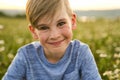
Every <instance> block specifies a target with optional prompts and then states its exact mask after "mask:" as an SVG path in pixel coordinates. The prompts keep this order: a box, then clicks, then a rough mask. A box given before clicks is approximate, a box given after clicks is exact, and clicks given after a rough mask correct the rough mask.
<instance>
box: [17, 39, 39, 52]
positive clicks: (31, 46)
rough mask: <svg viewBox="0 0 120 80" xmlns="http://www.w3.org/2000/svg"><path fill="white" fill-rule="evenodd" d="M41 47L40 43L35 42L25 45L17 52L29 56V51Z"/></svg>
mask: <svg viewBox="0 0 120 80" xmlns="http://www.w3.org/2000/svg"><path fill="white" fill-rule="evenodd" d="M39 47H41V44H40V43H39V42H38V41H35V42H31V43H28V44H26V45H23V46H22V47H20V48H19V49H18V51H17V52H18V53H20V54H27V53H28V51H30V50H35V49H37V48H39Z"/></svg>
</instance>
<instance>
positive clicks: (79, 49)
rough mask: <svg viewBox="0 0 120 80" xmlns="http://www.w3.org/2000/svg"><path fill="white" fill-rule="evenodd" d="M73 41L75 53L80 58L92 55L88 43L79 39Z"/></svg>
mask: <svg viewBox="0 0 120 80" xmlns="http://www.w3.org/2000/svg"><path fill="white" fill-rule="evenodd" d="M71 43H72V45H73V52H75V54H76V53H77V55H78V56H79V58H80V59H83V58H87V57H90V56H92V52H91V49H90V47H89V45H88V44H86V43H84V42H82V41H79V40H73V41H72V42H71Z"/></svg>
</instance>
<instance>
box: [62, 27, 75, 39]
mask: <svg viewBox="0 0 120 80" xmlns="http://www.w3.org/2000/svg"><path fill="white" fill-rule="evenodd" d="M62 32H63V35H65V36H66V37H67V38H69V39H71V38H72V35H73V33H72V30H71V29H70V28H65V29H64V30H62Z"/></svg>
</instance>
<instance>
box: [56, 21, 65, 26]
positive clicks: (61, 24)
mask: <svg viewBox="0 0 120 80" xmlns="http://www.w3.org/2000/svg"><path fill="white" fill-rule="evenodd" d="M64 24H66V22H60V23H58V24H57V26H63V25H64Z"/></svg>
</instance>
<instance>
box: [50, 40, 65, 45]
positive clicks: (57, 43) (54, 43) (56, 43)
mask: <svg viewBox="0 0 120 80" xmlns="http://www.w3.org/2000/svg"><path fill="white" fill-rule="evenodd" d="M63 41H64V40H60V41H57V42H49V44H51V45H54V46H59V45H60V44H61V43H62V42H63Z"/></svg>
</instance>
